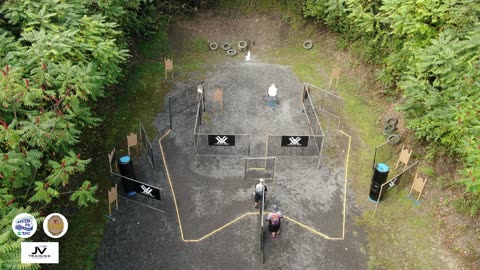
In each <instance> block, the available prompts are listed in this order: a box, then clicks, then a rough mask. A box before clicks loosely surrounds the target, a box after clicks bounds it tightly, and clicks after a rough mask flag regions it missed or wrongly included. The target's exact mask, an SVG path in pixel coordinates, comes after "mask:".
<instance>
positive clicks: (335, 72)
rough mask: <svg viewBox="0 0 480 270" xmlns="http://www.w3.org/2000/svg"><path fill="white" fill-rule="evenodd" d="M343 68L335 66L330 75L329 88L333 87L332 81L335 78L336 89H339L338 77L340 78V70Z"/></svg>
mask: <svg viewBox="0 0 480 270" xmlns="http://www.w3.org/2000/svg"><path fill="white" fill-rule="evenodd" d="M341 70H342V69H340V68H334V69H333V70H332V75H330V83H329V84H328V89H332V82H333V80H334V79H335V80H336V81H335V88H334V89H337V86H338V79H339V78H340V71H341Z"/></svg>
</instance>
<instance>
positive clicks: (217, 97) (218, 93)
mask: <svg viewBox="0 0 480 270" xmlns="http://www.w3.org/2000/svg"><path fill="white" fill-rule="evenodd" d="M218 103H219V104H220V111H222V112H223V87H216V88H215V91H214V92H213V111H215V104H218Z"/></svg>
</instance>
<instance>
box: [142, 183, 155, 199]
mask: <svg viewBox="0 0 480 270" xmlns="http://www.w3.org/2000/svg"><path fill="white" fill-rule="evenodd" d="M140 187H141V188H142V190H143V191H142V194H144V195H147V196H150V197H152V198H155V196H153V195H152V191H153V189H152V188H151V187H146V186H144V185H141V186H140Z"/></svg>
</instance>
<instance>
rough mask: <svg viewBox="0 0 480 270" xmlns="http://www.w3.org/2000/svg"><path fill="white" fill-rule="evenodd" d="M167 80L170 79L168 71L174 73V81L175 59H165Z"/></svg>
mask: <svg viewBox="0 0 480 270" xmlns="http://www.w3.org/2000/svg"><path fill="white" fill-rule="evenodd" d="M164 60H165V79H168V71H170V72H171V73H172V79H173V59H171V58H165V59H164Z"/></svg>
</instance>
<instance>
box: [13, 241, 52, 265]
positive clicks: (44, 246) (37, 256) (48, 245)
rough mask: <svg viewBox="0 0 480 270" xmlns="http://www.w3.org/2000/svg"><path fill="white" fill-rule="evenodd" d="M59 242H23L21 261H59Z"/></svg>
mask: <svg viewBox="0 0 480 270" xmlns="http://www.w3.org/2000/svg"><path fill="white" fill-rule="evenodd" d="M58 253H59V248H58V242H22V250H21V263H58V257H59V255H58Z"/></svg>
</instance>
